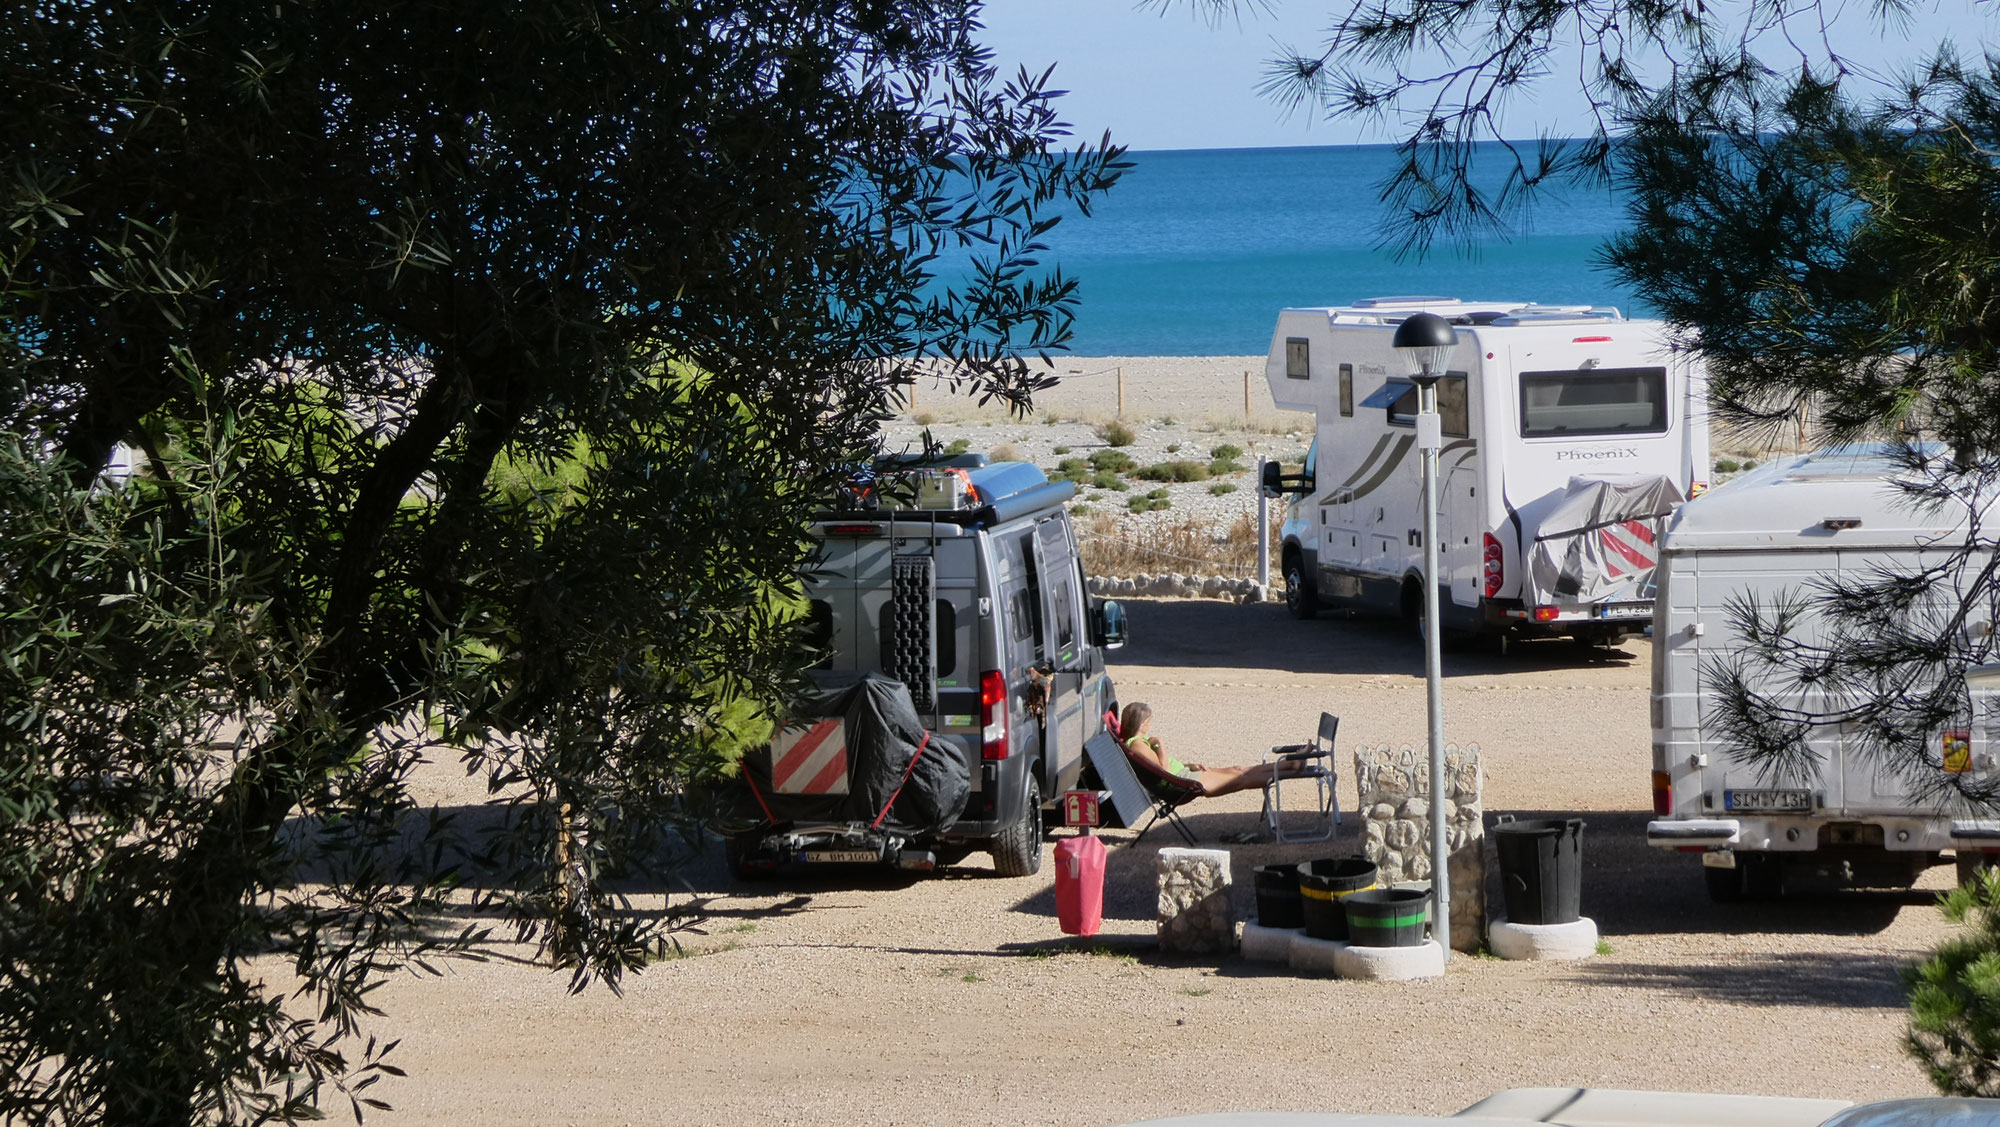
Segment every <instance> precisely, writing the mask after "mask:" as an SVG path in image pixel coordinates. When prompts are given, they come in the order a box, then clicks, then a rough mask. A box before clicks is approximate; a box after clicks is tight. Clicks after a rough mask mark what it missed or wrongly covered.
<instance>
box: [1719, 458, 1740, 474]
mask: <svg viewBox="0 0 2000 1127" xmlns="http://www.w3.org/2000/svg"><path fill="white" fill-rule="evenodd" d="M1742 468H1743V466H1742V464H1741V463H1740V462H1738V461H1737V460H1736V459H1734V458H1717V459H1716V460H1715V472H1716V473H1735V472H1736V471H1737V470H1740V469H1742Z"/></svg>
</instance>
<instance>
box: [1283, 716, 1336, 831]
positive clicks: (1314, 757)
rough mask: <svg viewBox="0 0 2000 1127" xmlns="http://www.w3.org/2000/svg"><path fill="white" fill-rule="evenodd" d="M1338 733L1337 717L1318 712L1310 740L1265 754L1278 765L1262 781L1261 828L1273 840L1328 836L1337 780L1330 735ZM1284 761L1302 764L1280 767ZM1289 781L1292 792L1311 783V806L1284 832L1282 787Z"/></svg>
mask: <svg viewBox="0 0 2000 1127" xmlns="http://www.w3.org/2000/svg"><path fill="white" fill-rule="evenodd" d="M1339 732H1340V717H1338V716H1335V715H1334V714H1333V713H1331V712H1322V713H1320V714H1319V732H1318V733H1317V734H1315V735H1314V736H1313V738H1312V741H1311V742H1310V743H1305V744H1291V745H1288V746H1286V747H1274V748H1272V749H1271V750H1270V751H1269V752H1267V753H1265V757H1264V761H1265V762H1267V763H1277V764H1280V765H1281V766H1280V768H1279V769H1278V770H1275V771H1273V772H1272V773H1271V781H1270V782H1268V783H1265V784H1264V828H1265V829H1266V831H1268V832H1269V833H1270V835H1271V839H1272V840H1273V841H1276V842H1279V843H1280V844H1282V843H1285V842H1293V841H1325V840H1327V839H1328V838H1330V837H1332V836H1333V834H1334V829H1335V827H1337V826H1339V825H1340V792H1339V789H1338V785H1337V784H1338V783H1339V782H1340V776H1339V772H1338V771H1337V770H1336V769H1335V767H1334V763H1333V742H1334V737H1335V736H1336V735H1337V734H1338V733H1339ZM1286 763H1299V764H1303V765H1304V766H1302V767H1300V768H1299V769H1297V770H1293V771H1286V770H1283V768H1282V765H1283V764H1286ZM1286 783H1291V784H1292V789H1293V790H1294V791H1296V790H1298V789H1299V787H1301V786H1303V785H1305V784H1307V783H1310V784H1311V785H1312V788H1313V790H1312V794H1311V805H1309V806H1306V807H1303V808H1301V809H1300V810H1298V811H1297V813H1301V814H1309V815H1311V816H1312V817H1311V820H1310V821H1309V822H1307V823H1306V824H1305V825H1304V826H1302V827H1300V828H1298V829H1296V830H1293V831H1289V832H1288V831H1287V830H1286V827H1285V818H1284V813H1285V811H1284V804H1283V802H1282V801H1281V799H1282V798H1283V788H1284V785H1285V784H1286Z"/></svg>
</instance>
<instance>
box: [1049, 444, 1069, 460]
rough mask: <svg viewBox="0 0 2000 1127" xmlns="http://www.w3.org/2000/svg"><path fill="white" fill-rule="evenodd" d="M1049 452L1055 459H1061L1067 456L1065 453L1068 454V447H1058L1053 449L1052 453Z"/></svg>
mask: <svg viewBox="0 0 2000 1127" xmlns="http://www.w3.org/2000/svg"><path fill="white" fill-rule="evenodd" d="M1050 452H1051V453H1053V454H1054V455H1055V456H1056V457H1058V458H1060V457H1062V456H1063V455H1064V454H1067V453H1069V447H1067V446H1058V447H1056V448H1055V449H1054V450H1053V451H1050Z"/></svg>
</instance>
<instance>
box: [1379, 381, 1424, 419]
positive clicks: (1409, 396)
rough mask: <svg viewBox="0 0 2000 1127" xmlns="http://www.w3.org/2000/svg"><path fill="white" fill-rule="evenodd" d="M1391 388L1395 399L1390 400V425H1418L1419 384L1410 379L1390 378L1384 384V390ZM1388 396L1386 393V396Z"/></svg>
mask: <svg viewBox="0 0 2000 1127" xmlns="http://www.w3.org/2000/svg"><path fill="white" fill-rule="evenodd" d="M1391 388H1398V389H1400V390H1398V391H1395V392H1393V394H1394V395H1395V398H1394V399H1390V400H1389V425H1390V426H1392V427H1413V426H1416V425H1417V385H1416V384H1413V383H1411V382H1409V381H1408V380H1390V381H1389V382H1388V383H1386V384H1384V385H1383V391H1384V392H1389V389H1391ZM1384 397H1385V398H1386V395H1385V396H1384Z"/></svg>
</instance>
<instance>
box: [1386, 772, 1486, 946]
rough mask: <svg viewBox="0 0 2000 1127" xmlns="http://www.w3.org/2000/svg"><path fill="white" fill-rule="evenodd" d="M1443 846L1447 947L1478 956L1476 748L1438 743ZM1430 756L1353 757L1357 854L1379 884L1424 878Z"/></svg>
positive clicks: (1482, 909) (1482, 931)
mask: <svg viewBox="0 0 2000 1127" xmlns="http://www.w3.org/2000/svg"><path fill="white" fill-rule="evenodd" d="M1444 766H1445V795H1444V797H1445V803H1444V810H1445V817H1446V818H1447V819H1448V822H1447V824H1446V826H1445V847H1446V850H1447V851H1448V853H1447V855H1448V857H1449V859H1450V880H1451V946H1452V949H1453V950H1455V951H1468V952H1469V951H1477V950H1479V947H1480V944H1481V943H1482V942H1483V941H1484V939H1485V936H1486V852H1485V843H1486V842H1485V839H1486V826H1485V822H1484V819H1483V818H1482V815H1481V809H1480V790H1481V788H1482V787H1483V785H1484V783H1485V779H1484V776H1483V775H1482V773H1481V770H1480V765H1479V745H1478V744H1472V745H1471V746H1469V747H1467V748H1465V749H1464V750H1463V751H1461V750H1460V749H1459V748H1458V745H1456V744H1447V745H1445V750H1444ZM1430 773H1431V771H1430V753H1429V752H1428V751H1426V750H1424V749H1421V748H1414V747H1410V746H1408V745H1407V744H1406V745H1404V746H1403V747H1401V748H1396V749H1392V748H1390V747H1389V746H1388V745H1386V744H1385V745H1383V746H1381V747H1366V746H1364V747H1361V748H1360V749H1358V750H1356V751H1355V753H1354V780H1355V784H1356V786H1357V788H1358V789H1359V790H1360V792H1361V804H1360V806H1359V807H1357V809H1359V810H1360V811H1361V814H1362V817H1363V818H1364V819H1365V821H1364V823H1363V826H1362V831H1361V834H1362V836H1361V852H1362V856H1364V857H1366V858H1367V859H1368V860H1370V861H1373V862H1375V864H1376V866H1377V867H1378V868H1379V869H1380V870H1381V872H1380V875H1379V878H1378V879H1380V880H1381V882H1382V883H1383V884H1385V885H1388V884H1396V883H1399V882H1402V881H1426V880H1430V879H1431V856H1430V849H1431V827H1430V810H1431V803H1430Z"/></svg>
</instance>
